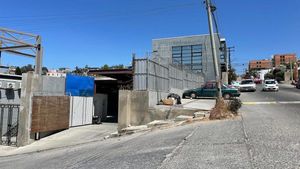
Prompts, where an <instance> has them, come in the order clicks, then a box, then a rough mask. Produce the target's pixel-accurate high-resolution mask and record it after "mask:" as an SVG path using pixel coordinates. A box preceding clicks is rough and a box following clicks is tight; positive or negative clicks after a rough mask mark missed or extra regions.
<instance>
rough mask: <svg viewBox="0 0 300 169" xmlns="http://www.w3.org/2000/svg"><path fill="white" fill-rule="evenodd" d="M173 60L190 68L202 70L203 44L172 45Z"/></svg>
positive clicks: (197, 70)
mask: <svg viewBox="0 0 300 169" xmlns="http://www.w3.org/2000/svg"><path fill="white" fill-rule="evenodd" d="M172 60H173V63H175V64H180V65H184V66H185V67H186V68H188V69H190V70H194V71H196V72H202V45H187V46H174V47H172Z"/></svg>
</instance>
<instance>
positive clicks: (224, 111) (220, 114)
mask: <svg viewBox="0 0 300 169" xmlns="http://www.w3.org/2000/svg"><path fill="white" fill-rule="evenodd" d="M234 116H235V115H234V114H233V113H232V112H231V111H229V110H228V104H227V102H226V101H225V100H224V99H223V98H221V99H218V100H217V103H216V105H215V107H214V108H213V109H212V110H211V112H210V115H209V119H210V120H221V119H227V118H233V117H234Z"/></svg>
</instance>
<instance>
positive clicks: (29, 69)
mask: <svg viewBox="0 0 300 169" xmlns="http://www.w3.org/2000/svg"><path fill="white" fill-rule="evenodd" d="M29 71H34V69H33V67H32V65H31V64H28V65H26V66H22V67H21V72H22V73H27V72H29Z"/></svg>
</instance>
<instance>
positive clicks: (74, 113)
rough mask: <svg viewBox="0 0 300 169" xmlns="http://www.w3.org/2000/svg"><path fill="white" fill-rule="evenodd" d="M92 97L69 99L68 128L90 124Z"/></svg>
mask: <svg viewBox="0 0 300 169" xmlns="http://www.w3.org/2000/svg"><path fill="white" fill-rule="evenodd" d="M93 114H94V104H93V97H79V96H72V97H70V123H69V126H70V127H74V126H81V125H88V124H92V120H93Z"/></svg>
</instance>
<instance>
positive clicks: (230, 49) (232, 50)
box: [227, 46, 234, 70]
mask: <svg viewBox="0 0 300 169" xmlns="http://www.w3.org/2000/svg"><path fill="white" fill-rule="evenodd" d="M227 51H228V62H229V66H228V68H229V69H230V70H231V52H234V46H231V47H228V48H227Z"/></svg>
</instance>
